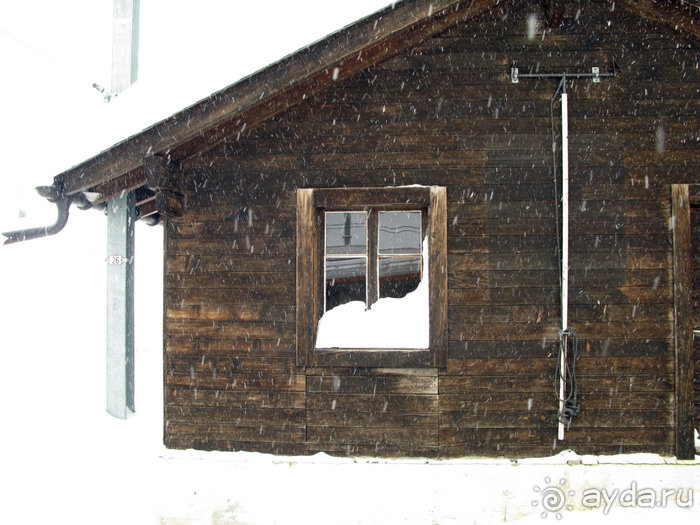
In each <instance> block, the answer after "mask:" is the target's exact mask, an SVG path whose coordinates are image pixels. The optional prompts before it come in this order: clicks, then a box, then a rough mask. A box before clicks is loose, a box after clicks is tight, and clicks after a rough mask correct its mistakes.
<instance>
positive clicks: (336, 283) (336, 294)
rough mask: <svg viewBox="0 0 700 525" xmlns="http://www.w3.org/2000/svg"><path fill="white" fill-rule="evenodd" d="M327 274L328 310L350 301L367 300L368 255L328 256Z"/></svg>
mask: <svg viewBox="0 0 700 525" xmlns="http://www.w3.org/2000/svg"><path fill="white" fill-rule="evenodd" d="M325 274H326V275H325V285H326V311H328V310H330V309H331V308H335V307H336V306H338V305H341V304H345V303H349V302H350V301H362V302H365V300H366V296H367V284H366V283H367V258H366V257H327V258H326V268H325Z"/></svg>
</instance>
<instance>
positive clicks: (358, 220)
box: [326, 211, 367, 255]
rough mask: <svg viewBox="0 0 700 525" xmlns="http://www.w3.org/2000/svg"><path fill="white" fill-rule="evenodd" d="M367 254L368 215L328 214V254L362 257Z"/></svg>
mask: <svg viewBox="0 0 700 525" xmlns="http://www.w3.org/2000/svg"><path fill="white" fill-rule="evenodd" d="M365 253H367V214H366V213H365V212H363V211H358V212H354V211H353V212H335V211H334V212H326V254H328V255H356V254H357V255H360V254H365Z"/></svg>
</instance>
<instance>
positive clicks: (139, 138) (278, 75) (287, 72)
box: [54, 0, 700, 201]
mask: <svg viewBox="0 0 700 525" xmlns="http://www.w3.org/2000/svg"><path fill="white" fill-rule="evenodd" d="M508 1H510V0H467V1H464V0H407V1H405V2H401V3H398V4H396V5H394V6H390V7H387V8H385V9H383V10H381V11H379V12H377V13H375V14H373V15H370V16H369V17H367V18H364V19H362V20H360V21H358V22H356V23H354V24H352V25H350V26H348V27H346V28H344V29H342V30H340V31H338V32H336V33H334V34H332V35H330V36H328V37H326V38H324V39H322V40H320V41H318V42H316V43H314V44H311V45H310V46H308V47H306V48H303V49H301V50H300V51H298V52H296V53H294V54H292V55H289V56H288V57H286V58H284V59H282V60H280V61H279V62H276V63H275V64H272V65H271V66H268V67H267V68H265V69H262V70H261V71H259V72H257V73H254V74H252V75H250V76H248V77H246V78H244V79H242V80H240V81H239V82H237V83H235V84H233V85H231V86H228V87H226V88H224V89H222V90H221V91H218V92H216V93H213V94H212V95H210V96H209V97H207V98H206V99H203V100H201V101H199V102H197V103H195V104H194V105H192V106H190V107H188V108H186V109H184V110H182V111H180V112H178V113H176V114H174V115H173V116H171V117H169V118H167V119H165V120H163V121H161V122H159V123H157V124H154V125H153V126H151V127H149V128H147V129H145V130H144V131H142V132H140V133H138V134H136V135H133V136H132V137H129V138H127V139H126V140H124V141H122V142H119V143H117V144H115V145H114V146H112V147H111V148H109V149H107V150H105V151H103V152H102V153H100V154H98V155H96V156H94V157H92V158H90V159H88V160H86V161H85V162H83V163H81V164H79V165H77V166H75V167H73V168H71V169H69V170H67V171H65V172H63V173H61V174H59V175H57V176H56V177H55V179H54V187H56V188H59V189H61V191H62V192H63V194H65V195H72V194H75V193H79V192H82V191H96V192H98V193H101V194H102V197H101V198H100V200H101V201H104V200H108V199H109V198H111V197H112V196H113V195H117V194H119V193H120V192H122V191H127V190H130V189H133V188H137V187H140V186H142V185H144V184H145V182H146V181H145V176H144V170H143V165H142V164H143V160H144V159H145V158H147V157H149V156H153V155H159V156H163V157H167V158H169V159H172V160H175V161H176V162H178V163H182V161H184V160H185V159H187V158H189V157H192V156H193V155H196V154H197V153H200V152H203V151H206V150H208V149H210V148H211V147H213V146H215V145H216V144H217V143H219V142H220V141H221V140H223V138H224V137H226V136H231V135H232V134H234V135H235V134H236V133H238V132H241V131H242V130H244V129H251V128H252V127H253V126H255V125H257V124H259V123H261V122H263V121H265V120H267V119H269V118H271V117H272V116H274V115H276V114H278V113H280V112H281V111H284V110H285V109H287V108H289V107H292V106H294V105H295V104H297V103H299V102H301V101H302V100H304V98H306V97H307V96H310V95H313V94H314V93H317V92H319V91H321V90H322V89H324V88H325V87H327V86H328V85H330V84H331V83H333V82H336V81H339V80H342V79H345V78H347V77H349V76H351V75H353V74H355V73H357V72H359V71H361V70H363V69H365V68H368V67H371V66H372V65H375V64H378V63H380V62H382V61H384V60H388V59H389V58H392V57H393V56H396V55H397V54H398V53H400V52H402V51H403V50H405V49H407V48H409V47H411V46H413V45H415V44H417V43H419V42H420V41H422V40H423V39H425V38H428V37H430V36H432V35H435V34H437V33H439V32H441V31H443V30H445V29H447V28H449V27H450V26H452V25H454V24H455V23H457V22H459V21H461V20H462V21H466V20H468V19H470V18H472V17H474V16H477V15H479V14H481V13H483V12H484V11H486V10H487V9H489V8H492V7H494V6H496V5H498V4H504V3H507V2H508ZM557 1H558V0H548V2H550V3H556V2H557ZM622 5H623V6H624V7H625V8H627V9H629V10H631V11H633V12H636V13H637V14H639V15H641V16H643V17H645V18H647V19H650V20H653V21H656V22H662V23H665V24H667V25H669V24H670V25H671V26H672V27H675V28H676V29H678V30H682V31H684V32H686V33H688V34H692V35H695V36H700V24H699V23H697V22H698V20H697V16H694V13H693V12H692V7H688V6H685V7H683V6H676V5H671V6H670V7H669V4H668V1H667V0H622Z"/></svg>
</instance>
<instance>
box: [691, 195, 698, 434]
mask: <svg viewBox="0 0 700 525" xmlns="http://www.w3.org/2000/svg"><path fill="white" fill-rule="evenodd" d="M690 199H691V204H692V206H691V208H690V228H691V229H690V241H691V253H692V259H691V269H692V287H693V292H692V301H691V308H692V315H693V317H692V321H691V323H692V328H693V331H698V333H697V335H694V337H693V370H694V379H693V391H694V399H695V409H694V419H695V428H696V429H697V430H699V431H700V186H691V187H690Z"/></svg>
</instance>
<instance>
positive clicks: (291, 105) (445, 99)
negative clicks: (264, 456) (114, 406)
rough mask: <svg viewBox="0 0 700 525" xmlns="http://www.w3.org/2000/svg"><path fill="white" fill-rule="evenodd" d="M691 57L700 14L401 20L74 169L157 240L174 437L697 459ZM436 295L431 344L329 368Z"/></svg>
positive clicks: (410, 16)
mask: <svg viewBox="0 0 700 525" xmlns="http://www.w3.org/2000/svg"><path fill="white" fill-rule="evenodd" d="M698 49H700V17H698V8H697V7H696V4H695V3H692V2H685V3H683V2H675V1H661V0H659V1H653V0H617V1H615V2H611V1H608V0H590V1H588V0H587V1H557V0H550V1H534V0H523V1H520V0H518V1H496V0H472V1H464V0H462V1H456V0H430V1H428V0H410V1H405V2H398V3H396V4H395V5H392V6H390V7H387V8H386V9H384V10H382V11H380V12H378V13H376V14H374V15H372V16H369V17H368V18H365V19H363V20H360V21H358V22H357V23H355V24H353V25H351V26H349V27H347V28H345V29H343V30H341V31H339V32H338V33H335V34H333V35H331V36H329V37H327V38H326V39H324V40H322V41H320V42H318V43H315V44H313V45H311V46H310V47H307V48H305V49H302V50H300V51H299V52H297V53H295V54H293V55H291V56H289V57H287V58H285V59H283V60H281V61H280V62H277V63H275V64H273V65H271V66H269V67H268V68H266V69H264V70H262V71H260V72H258V73H255V74H253V75H252V76H250V77H248V78H245V79H243V80H241V81H240V82H238V83H236V84H234V85H232V86H229V87H227V88H225V89H223V90H222V91H220V92H217V93H214V94H212V95H211V96H210V97H208V98H207V99H205V100H202V101H201V102H198V103H197V104H195V105H193V106H191V107H189V108H187V109H185V110H183V111H182V112H180V113H178V114H176V115H173V116H172V117H170V118H169V119H167V120H164V121H162V122H160V123H158V124H155V125H154V126H152V127H150V128H148V129H146V130H145V131H143V132H142V133H140V134H138V135H135V136H133V137H130V138H128V139H126V140H125V141H123V142H121V143H119V144H116V145H115V146H113V147H112V148H111V149H109V150H107V151H104V152H103V153H101V154H99V155H97V156H96V157H94V158H91V159H89V160H86V161H85V162H84V163H82V164H80V165H78V166H76V167H74V168H72V169H70V170H68V171H66V172H65V173H62V174H60V175H58V176H57V177H56V178H55V181H54V185H53V191H54V195H53V198H54V199H56V196H58V197H60V198H64V199H69V200H70V199H73V200H79V199H82V198H81V197H78V196H80V195H82V194H85V193H86V192H89V193H91V194H99V197H98V198H97V200H96V201H95V202H93V205H94V204H99V203H105V202H108V201H112V200H113V199H116V198H121V196H124V195H131V196H133V198H132V202H131V204H127V205H128V206H132V207H133V209H134V210H135V214H136V217H137V218H141V219H149V220H155V219H156V218H157V220H160V221H161V222H162V224H163V226H164V229H165V247H164V282H165V285H164V304H165V308H164V354H163V358H164V377H163V382H164V410H165V414H164V421H165V424H164V440H165V444H166V445H167V446H168V447H172V448H197V449H216V450H248V451H263V452H270V453H276V454H311V453H315V452H326V453H329V454H336V455H371V456H375V455H376V456H428V457H454V456H464V455H470V456H474V455H476V456H509V457H519V456H530V455H548V454H552V453H556V452H559V451H560V450H562V449H572V450H574V451H575V452H577V453H580V454H613V453H628V452H653V453H659V454H664V455H675V456H677V457H678V458H692V457H693V455H694V442H693V435H694V427H697V426H698V420H697V405H694V402H695V403H697V399H698V392H697V390H696V391H695V394H694V391H693V389H694V384H695V388H696V389H697V388H698V386H697V385H698V375H697V372H695V373H694V370H695V371H700V361H698V360H699V359H700V354H699V353H698V352H697V351H696V353H695V354H693V330H694V329H698V328H700V322H699V320H698V319H699V318H698V310H697V308H696V306H697V304H698V300H699V298H700V291H698V289H697V287H698V286H699V285H700V275H698V274H699V273H700V255H698V254H699V253H700V174H699V173H698V166H700V124H699V122H700V121H699V120H698V109H699V108H700V106H699V101H700V74H699V70H698V68H699V63H700V55H699V53H698ZM594 68H597V69H594ZM564 92H565V93H566V98H565V97H563V96H562V93H564ZM564 100H566V104H567V107H566V108H564V107H563V106H564ZM565 113H566V117H565ZM565 118H566V122H564V119H565ZM565 126H566V129H568V141H566V142H565V139H566V137H565V135H566V133H565V131H566V129H565ZM565 149H566V152H567V153H568V160H567V159H565V158H563V154H564V150H565ZM565 177H566V179H567V180H566V181H565V180H564V179H565ZM566 184H568V188H566V187H565V186H566ZM565 191H566V205H565V203H564V202H565V194H564V192H565ZM93 200H94V199H93ZM564 208H566V210H565V209H564ZM567 210H568V217H567V216H565V215H563V214H564V213H567ZM409 212H410V213H409ZM329 213H336V214H340V215H337V216H332V217H331V216H329V215H328V214H329ZM382 213H384V214H385V215H382ZM391 213H395V215H390V214H391ZM400 213H403V215H400ZM411 213H413V214H414V215H412V216H411ZM404 216H405V217H404ZM390 217H395V218H396V219H397V220H404V219H405V221H406V224H409V223H411V224H413V226H411V228H414V230H415V231H419V232H420V236H419V237H414V238H413V239H414V241H415V239H419V241H417V242H414V241H411V242H413V244H414V247H413V248H411V250H414V251H413V252H410V253H413V255H412V257H413V261H410V260H408V259H409V258H410V257H409V255H410V254H409V253H408V251H407V252H406V253H403V252H401V253H399V255H401V256H403V257H405V260H402V261H401V262H403V263H406V264H407V265H408V266H406V268H405V269H404V270H396V271H395V272H394V273H392V271H393V270H391V269H389V270H387V269H386V268H388V266H387V265H389V266H391V261H389V259H388V258H387V255H386V254H385V253H384V252H383V251H382V250H383V248H382V242H383V241H382V235H384V234H383V233H382V232H383V231H386V228H385V229H384V230H382V223H381V221H382V220H385V221H389V218H390ZM356 219H357V221H360V222H356ZM392 220H393V219H392ZM378 221H379V225H378ZM358 224H359V225H360V226H359V228H361V229H362V231H363V232H365V233H363V234H362V235H365V234H366V238H365V239H364V240H363V241H361V243H363V244H362V246H364V248H360V252H361V253H360V252H352V253H351V251H348V250H350V248H351V247H352V246H353V244H352V242H354V241H352V242H350V241H349V240H348V239H351V238H352V236H353V235H354V234H353V233H352V231H351V230H352V228H354V227H355V226H356V225H358ZM330 225H335V226H334V227H337V232H338V236H339V237H338V239H340V238H343V239H346V240H345V241H343V242H345V244H344V245H343V243H342V242H340V241H339V242H340V244H339V245H338V246H339V247H338V248H337V249H338V250H339V251H331V248H330V244H329V241H328V239H329V238H330V237H329V235H330V234H329V233H328V231H330V230H329V229H328V228H330ZM387 228H388V227H387ZM397 228H398V227H397ZM397 228H394V230H392V231H398V229H397ZM406 228H408V226H406ZM377 232H378V233H377ZM416 235H417V234H416ZM565 235H567V236H568V240H567V239H565V238H564V236H565ZM343 236H345V237H343ZM426 238H427V241H428V242H426V243H425V244H424V245H421V244H420V241H422V240H425V239H426ZM565 246H566V251H568V255H567V256H566V257H564V254H565ZM334 249H335V248H334ZM406 249H407V250H408V248H406ZM343 250H346V251H343ZM362 250H364V251H362ZM416 250H417V251H416ZM409 251H410V250H409ZM358 253H360V255H358ZM397 253H398V252H397ZM416 254H418V255H416ZM352 257H365V258H364V259H362V260H361V262H360V263H357V260H354V261H351V262H353V263H354V264H355V266H356V267H361V269H360V270H358V271H359V272H360V273H346V274H342V273H339V274H338V276H339V277H338V278H337V282H336V278H335V277H333V278H331V277H330V275H331V274H330V273H329V272H330V268H332V267H333V268H334V267H335V266H334V265H335V264H336V263H340V262H342V261H341V259H342V260H345V259H348V260H349V259H352ZM397 257H398V256H397ZM382 261H384V263H383V262H382ZM387 261H389V262H387ZM392 261H393V262H394V263H396V264H397V265H398V262H399V261H398V258H396V259H395V260H392ZM113 262H115V264H118V263H119V262H120V260H115V261H113ZM121 262H123V261H121ZM358 264H359V266H358ZM382 264H385V265H384V266H382ZM411 264H412V265H413V266H411ZM396 267H397V268H398V266H396ZM383 268H384V269H383ZM338 271H339V272H340V271H341V270H340V269H339V270H338ZM353 271H355V270H353ZM362 272H365V273H364V274H363V273H362ZM383 272H384V273H383ZM400 272H403V273H401V274H400V275H399V273H400ZM428 275H429V292H428V301H429V303H428V304H429V306H428V307H429V321H428V334H427V337H428V339H427V341H428V342H427V344H426V345H423V346H419V347H417V348H406V346H407V345H404V344H402V345H400V347H397V348H391V347H389V348H387V347H382V348H372V347H371V345H370V346H369V347H350V348H345V347H342V348H340V347H335V346H333V347H329V348H316V346H315V341H316V336H317V332H318V323H319V320H320V319H321V318H322V316H323V315H324V312H325V310H326V309H328V310H329V311H330V309H329V308H327V306H328V301H331V294H332V293H335V292H333V290H336V289H337V290H340V291H339V292H338V293H340V294H341V295H342V294H346V295H343V297H345V296H348V297H355V298H357V297H361V299H360V300H364V301H366V303H367V304H368V305H372V304H373V303H374V302H375V301H376V300H378V299H379V300H381V299H380V298H381V297H385V296H391V293H392V292H387V290H389V289H390V288H391V286H393V284H391V283H393V282H397V281H396V280H400V279H404V281H402V282H403V283H404V284H405V285H406V286H407V287H408V288H407V289H409V288H410V289H413V288H414V287H415V286H414V285H413V284H410V283H411V282H413V283H414V284H415V283H416V282H418V281H420V280H421V279H422V278H424V277H421V276H428ZM563 275H564V277H566V276H567V275H568V279H566V280H565V281H563V280H562V276H563ZM340 276H344V277H343V278H341V277H340ZM397 276H398V277H397ZM406 276H408V277H406ZM411 279H413V281H411ZM406 283H408V284H406ZM563 283H565V284H563ZM333 287H335V288H333ZM358 287H359V288H358ZM383 287H384V288H383ZM387 287H388V288H387ZM341 288H342V290H341ZM564 289H566V292H568V297H567V296H566V295H565V296H564V300H562V292H563V291H564ZM357 290H360V291H359V292H358V291H357ZM353 294H354V295H353ZM399 295H400V294H399ZM332 300H334V301H335V299H332ZM343 300H344V299H343ZM343 300H341V301H340V302H342V301H343ZM334 304H335V303H334ZM370 310H371V308H370ZM564 314H565V315H564ZM563 318H568V322H563V321H564V319H563ZM357 330H358V331H362V330H363V327H362V326H357ZM562 331H564V332H562ZM562 341H564V342H563V343H562ZM574 343H577V351H578V353H577V355H573V351H574V348H573V347H574ZM397 346H398V345H397ZM562 346H564V349H565V350H567V354H566V355H565V356H564V360H563V361H562V357H561V356H560V348H561V347H562ZM694 362H695V363H694ZM561 365H564V366H563V367H562V366H561ZM574 365H575V370H574V368H573V367H574ZM558 368H559V369H564V370H566V372H567V374H566V377H559V375H560V374H558ZM574 373H575V379H576V387H577V389H576V399H575V403H570V404H566V402H568V401H566V400H563V399H561V397H562V393H561V388H562V387H564V388H565V389H566V392H567V395H569V394H570V393H571V388H572V383H571V379H572V375H573V374H574ZM694 380H695V383H694ZM694 395H695V397H694ZM694 399H695V401H694ZM127 402H128V400H127ZM562 402H565V404H564V405H563V407H562V406H560V405H561V403H562ZM562 409H563V410H564V411H566V410H567V409H568V410H569V411H570V413H568V414H563V413H562ZM694 410H695V420H694V419H693V417H694V416H693V413H694ZM574 412H577V413H576V414H574ZM574 415H575V417H573V416H574ZM565 416H567V417H565ZM572 417H573V418H572ZM562 425H563V426H564V428H563V429H562ZM562 437H563V439H561V438H562Z"/></svg>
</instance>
